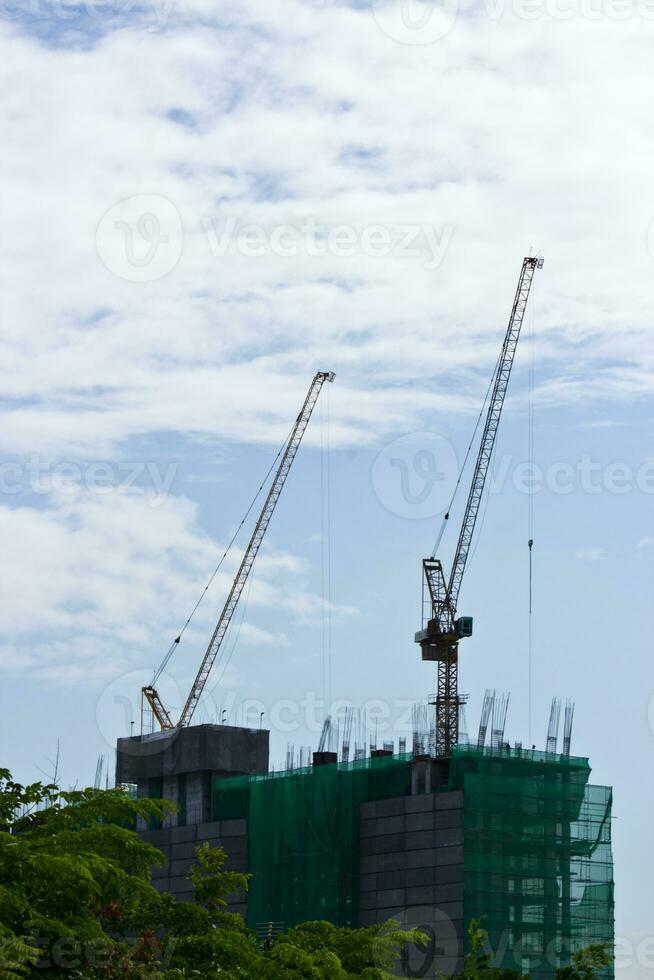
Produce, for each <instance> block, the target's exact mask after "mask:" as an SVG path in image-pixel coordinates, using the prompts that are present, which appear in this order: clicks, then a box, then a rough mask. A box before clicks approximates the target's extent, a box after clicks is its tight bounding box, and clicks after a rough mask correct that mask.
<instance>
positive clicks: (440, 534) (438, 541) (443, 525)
mask: <svg viewBox="0 0 654 980" xmlns="http://www.w3.org/2000/svg"><path fill="white" fill-rule="evenodd" d="M501 357H502V353H501V352H500V354H499V355H498V358H497V361H496V362H495V367H494V368H493V373H492V374H491V379H490V381H489V382H488V388H487V389H486V394H485V395H484V400H483V402H482V403H481V408H480V409H479V415H478V416H477V421H476V423H475V428H474V432H473V433H472V438H471V439H470V442H469V443H468V448H467V450H466V455H465V459H464V460H463V465H462V467H461V469H460V470H459V476H458V479H457V481H456V485H455V487H454V490H453V492H452V497H451V499H450V503H449V505H448V508H447V510H446V512H445V516H444V517H443V520H442V522H441V527H440V531H439V532H438V537H437V538H436V543H435V545H434V547H433V549H432V553H431V557H432V558H435V557H436V554H437V552H438V549H439V548H440V546H441V541H442V540H443V534H444V533H445V528H446V527H447V522H448V521H449V519H450V512H451V510H452V507H453V505H454V500H455V498H456V495H457V492H458V490H459V486H460V485H461V480H462V479H463V474H464V472H465V468H466V464H467V462H468V457H469V456H470V452H471V450H472V446H473V443H474V441H475V438H476V436H477V431H478V429H479V423H480V422H481V419H482V416H483V414H484V409H485V408H486V403H487V402H488V396H489V395H490V393H491V389H492V387H493V382H494V381H495V375H496V374H497V369H498V367H499V364H500V359H501Z"/></svg>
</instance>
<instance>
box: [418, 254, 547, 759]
mask: <svg viewBox="0 0 654 980" xmlns="http://www.w3.org/2000/svg"><path fill="white" fill-rule="evenodd" d="M542 267H543V259H542V257H535V258H534V257H531V256H529V257H527V258H525V259H524V260H523V263H522V269H521V271H520V278H519V279H518V287H517V289H516V293H515V298H514V300H513V306H512V308H511V315H510V317H509V324H508V327H507V330H506V334H505V336H504V340H503V343H502V349H501V352H500V357H499V359H498V362H497V366H496V369H495V374H494V376H493V379H492V382H491V395H490V400H489V403H488V410H487V413H486V421H485V424H484V429H483V433H482V436H481V442H480V444H479V452H478V454H477V462H476V465H475V469H474V474H473V477H472V483H471V486H470V492H469V494H468V499H467V502H466V508H465V513H464V516H463V522H462V524H461V530H460V532H459V538H458V541H457V546H456V550H455V553H454V560H453V562H452V570H451V573H450V577H449V579H448V580H446V578H445V575H444V572H443V566H442V564H441V562H440V560H438V559H437V558H435V557H434V558H427V559H425V561H424V562H423V582H424V587H423V588H424V590H425V591H424V593H423V602H424V604H425V605H426V606H427V608H428V609H429V613H430V614H429V616H428V617H427V622H426V623H425V624H423V628H422V629H421V630H420V631H419V632H418V633H416V635H415V640H416V642H417V643H419V644H420V647H421V650H422V658H423V660H429V661H435V662H437V664H438V673H437V689H436V698H435V701H434V702H433V703H434V706H435V709H436V732H435V734H436V739H435V741H436V755H437V756H438V757H443V758H447V757H448V756H449V755H450V754H451V751H452V748H453V747H454V746H455V745H456V744H457V742H458V734H459V710H460V707H461V704H462V703H463V702H462V699H461V698H460V697H459V693H458V641H459V640H460V639H461V638H462V637H465V636H470V635H472V619H471V618H470V617H463V616H462V617H459V618H458V619H457V616H456V611H457V605H458V599H459V591H460V588H461V582H462V579H463V574H464V572H465V568H466V563H467V560H468V554H469V552H470V545H471V543H472V539H473V535H474V531H475V525H476V522H477V517H478V514H479V508H480V505H481V501H482V497H483V494H484V487H485V485H486V478H487V476H488V471H489V469H490V465H491V460H492V456H493V449H494V447H495V440H496V436H497V430H498V427H499V423H500V418H501V415H502V408H503V406H504V399H505V396H506V392H507V388H508V385H509V378H510V376H511V368H512V367H513V361H514V358H515V353H516V349H517V346H518V341H519V339H520V330H521V328H522V322H523V320H524V316H525V311H526V309H527V303H528V301H529V293H530V291H531V284H532V281H533V278H534V273H535V272H536V270H537V269H542Z"/></svg>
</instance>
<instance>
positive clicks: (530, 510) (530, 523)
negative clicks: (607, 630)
mask: <svg viewBox="0 0 654 980" xmlns="http://www.w3.org/2000/svg"><path fill="white" fill-rule="evenodd" d="M534 305H535V296H534V295H533V294H532V300H531V304H530V306H529V345H528V346H529V408H528V425H527V430H528V434H527V444H528V455H529V472H530V473H531V474H532V476H533V471H534ZM527 534H528V538H527V546H528V548H529V629H528V670H527V674H528V678H527V683H528V700H529V711H528V719H529V722H528V728H529V745H531V712H532V660H533V619H532V613H533V598H534V572H533V557H534V551H533V549H534V485H533V480H532V482H531V485H530V487H529V495H528V500H527Z"/></svg>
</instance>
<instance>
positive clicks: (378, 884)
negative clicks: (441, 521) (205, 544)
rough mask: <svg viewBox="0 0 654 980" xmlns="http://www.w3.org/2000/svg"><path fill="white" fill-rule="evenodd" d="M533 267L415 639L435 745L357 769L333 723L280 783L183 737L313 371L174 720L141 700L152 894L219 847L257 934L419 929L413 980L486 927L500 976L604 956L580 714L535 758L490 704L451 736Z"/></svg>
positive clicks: (237, 740) (126, 745)
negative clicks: (469, 589) (155, 817)
mask: <svg viewBox="0 0 654 980" xmlns="http://www.w3.org/2000/svg"><path fill="white" fill-rule="evenodd" d="M541 266H542V259H539V258H532V257H528V258H526V259H525V260H524V262H523V264H522V269H521V273H520V278H519V281H518V287H517V290H516V295H515V299H514V302H513V306H512V310H511V315H510V318H509V326H508V329H507V331H506V334H505V337H504V341H503V345H502V349H501V352H500V356H499V358H498V362H497V365H496V367H495V371H494V374H493V378H492V380H491V384H490V386H489V390H488V395H487V403H488V404H487V406H486V414H485V424H484V428H483V431H482V434H481V436H480V440H479V448H478V453H477V458H476V465H475V468H474V473H473V476H472V480H471V486H470V491H469V495H468V498H467V503H466V506H465V511H464V517H463V521H462V525H461V529H460V532H459V536H458V542H457V546H456V550H455V555H454V559H453V562H452V564H451V572H450V574H449V576H446V574H445V571H444V566H443V563H442V562H441V560H440V558H438V557H437V556H436V555H435V554H433V555H431V556H430V557H429V558H426V559H425V560H424V561H423V571H424V596H423V599H424V603H423V605H424V621H423V623H422V624H421V628H420V629H419V631H418V632H417V633H416V636H415V641H416V642H417V644H418V645H419V648H420V650H421V654H422V658H423V660H425V661H428V662H433V663H435V664H436V670H437V688H436V696H435V698H434V699H433V702H432V704H431V708H430V716H429V723H428V726H427V730H426V731H419V730H417V729H416V731H414V738H413V744H412V745H411V747H410V748H411V751H408V752H407V751H406V747H405V745H402V744H401V745H400V747H399V751H397V752H396V751H395V750H394V747H393V746H392V745H387V746H385V747H384V748H383V749H377V748H376V747H375V748H373V749H371V750H370V751H367V752H365V753H362V752H360V751H359V752H355V753H354V759H353V760H351V759H350V753H349V745H347V747H346V745H345V743H344V744H343V745H341V746H339V745H336V746H333V745H330V744H329V739H328V738H327V736H328V735H329V731H330V728H329V726H330V721H329V720H327V721H326V726H325V729H324V733H323V734H324V737H323V739H322V740H321V745H320V746H319V749H318V751H317V752H315V753H313V756H312V757H309V756H307V757H306V758H303V759H302V763H303V764H302V765H300V767H299V768H293V766H292V765H288V766H287V770H286V771H284V772H270V767H269V733H268V732H267V731H264V730H251V729H246V728H237V727H234V726H227V725H192V724H191V721H192V717H193V714H194V711H195V709H196V707H197V705H198V702H199V700H200V698H201V696H202V692H203V690H204V688H205V685H206V682H207V679H208V677H209V675H210V672H211V670H212V667H213V666H214V663H215V662H216V659H217V658H218V657H219V656H220V651H221V646H222V643H223V640H224V637H225V635H226V634H227V631H228V629H229V626H230V623H231V620H232V616H233V614H234V611H235V609H236V606H237V604H238V601H239V598H240V595H241V592H242V590H243V588H244V586H245V583H246V581H247V579H248V576H249V574H250V571H251V569H252V566H253V564H254V561H255V558H256V555H257V552H258V550H259V547H260V544H261V541H262V539H263V536H264V534H265V532H266V529H267V527H268V524H269V522H270V519H271V517H272V514H273V512H274V509H275V506H276V503H277V501H278V499H279V496H280V494H281V491H282V489H283V486H284V483H285V481H286V478H287V476H288V474H289V471H290V468H291V466H292V462H293V459H294V457H295V454H296V453H297V451H298V449H299V446H300V442H301V439H302V435H303V433H304V431H305V429H306V427H307V425H308V423H309V420H310V418H311V413H312V411H313V407H314V406H315V403H316V401H317V399H318V396H319V394H320V391H321V389H322V387H323V385H324V383H325V382H326V381H328V382H331V381H332V380H333V377H334V376H333V375H332V374H329V373H326V372H321V373H319V374H317V375H316V376H315V378H314V379H313V382H312V384H311V386H310V388H309V392H308V394H307V397H306V399H305V401H304V403H303V406H302V409H301V411H300V413H299V415H298V417H297V419H296V422H295V424H294V427H293V429H292V431H291V434H290V436H289V439H288V441H287V442H286V443H285V446H284V447H283V449H282V450H281V451H280V457H281V458H280V461H279V466H278V469H277V471H276V474H275V476H274V478H273V480H272V482H271V486H270V489H269V491H268V494H267V497H266V499H265V502H264V505H263V508H262V511H261V514H260V516H259V519H258V521H257V524H256V526H255V529H254V531H253V533H252V536H251V538H250V541H249V544H248V546H247V548H246V550H245V553H244V556H243V559H242V562H241V564H240V567H239V570H238V572H237V575H236V578H235V581H234V584H233V586H232V589H231V591H230V593H229V596H228V598H227V601H226V603H225V606H224V608H223V611H222V614H221V617H220V619H219V621H218V624H217V626H216V629H215V631H214V634H213V636H212V638H211V641H210V643H209V646H208V648H207V651H206V654H205V656H204V658H203V660H202V663H201V666H200V670H199V672H198V675H197V678H196V681H195V683H194V685H193V687H192V689H191V691H190V693H189V695H188V698H187V700H186V703H185V705H184V708H183V710H182V714H181V717H180V719H179V721H178V722H177V723H174V722H173V720H172V719H171V716H170V713H169V711H168V710H167V709H166V707H165V706H164V705H163V703H162V700H161V698H160V697H159V695H158V693H157V690H156V681H157V675H155V678H154V680H153V683H152V684H151V685H150V686H148V687H146V688H144V689H143V698H144V703H145V704H147V705H148V707H149V710H150V711H151V712H152V718H153V720H154V721H156V722H157V723H158V725H159V727H160V728H161V731H156V732H152V733H148V734H141V735H140V736H133V737H131V738H123V739H120V740H119V742H118V751H117V768H116V780H117V782H118V783H123V784H127V783H129V784H134V785H136V787H137V793H138V795H139V796H149V797H153V798H162V797H163V798H164V799H169V800H173V801H174V802H175V803H176V805H177V809H176V813H174V814H173V815H172V816H170V817H169V818H168V819H167V820H166V823H165V825H164V826H161V827H145V826H144V827H142V828H141V831H142V833H143V834H144V835H145V836H146V837H147V839H148V840H150V841H151V842H152V843H153V844H156V845H157V846H158V847H160V848H161V849H162V850H163V851H164V853H165V854H166V857H167V858H168V864H167V866H166V867H165V868H164V869H162V870H158V871H156V873H155V874H156V877H155V883H156V884H157V885H158V887H160V888H162V889H164V890H166V891H170V892H171V893H172V894H173V895H174V896H176V897H177V898H179V899H181V900H185V899H189V900H190V899H192V897H193V892H192V885H191V883H190V881H189V880H188V878H187V874H188V871H189V868H190V866H191V864H192V861H193V855H194V849H195V847H196V846H197V844H199V843H202V842H204V841H208V842H209V843H212V844H220V845H222V846H223V847H224V848H225V850H226V851H227V852H228V854H229V856H230V866H231V867H232V868H233V869H238V870H244V871H248V872H249V873H250V874H252V876H253V877H252V880H251V887H250V891H249V893H248V894H247V895H236V896H234V897H233V902H232V909H233V910H234V911H238V912H240V913H241V914H242V915H243V916H244V917H245V918H246V920H247V922H248V924H249V925H250V926H251V927H252V928H254V929H256V930H257V931H258V932H259V933H262V932H264V933H267V934H272V935H274V933H275V931H276V930H279V929H282V928H287V927H289V926H292V925H295V924H297V923H300V922H304V921H308V920H317V919H318V920H328V921H330V922H333V923H334V924H336V925H341V926H365V925H371V924H375V923H386V922H390V921H392V920H395V921H399V922H400V923H401V924H402V925H407V926H414V925H421V926H423V928H424V929H425V930H426V931H427V933H428V934H429V935H430V937H431V941H430V945H429V947H428V948H427V949H426V950H421V951H417V950H416V951H415V956H416V957H417V962H413V961H407V962H405V963H404V964H403V969H404V972H405V974H406V975H407V976H426V977H436V976H440V975H441V974H442V973H452V972H455V971H456V970H458V969H460V967H461V964H462V958H463V955H464V954H465V948H466V947H465V935H466V928H467V925H468V923H470V922H471V921H472V920H475V919H481V920H482V924H483V927H484V928H485V929H486V930H487V931H488V935H489V942H490V947H491V952H492V953H493V957H494V965H496V966H500V967H504V968H508V969H513V970H522V971H524V972H529V974H530V975H532V976H534V977H539V978H546V977H552V976H553V975H554V973H555V971H556V969H557V968H558V967H559V966H561V965H564V964H566V963H567V962H569V959H570V954H571V952H573V951H574V950H576V949H579V948H581V947H583V946H587V945H588V944H590V943H599V942H602V943H611V944H612V943H613V929H614V926H613V866H612V854H611V806H612V796H611V790H610V789H609V788H607V787H604V786H595V785H593V784H592V783H591V782H590V772H591V770H590V765H589V762H588V760H587V759H586V758H582V757H577V756H573V755H572V754H571V743H570V739H571V729H572V709H571V706H569V707H568V709H567V710H566V719H565V726H564V737H563V742H562V745H561V746H559V741H558V727H559V713H560V705H559V704H558V702H555V703H554V705H553V711H552V716H551V719H550V730H549V733H548V739H547V745H546V748H545V751H542V752H541V751H536V749H533V748H531V749H524V748H523V747H522V746H521V745H520V744H516V745H514V746H513V747H511V746H510V745H509V744H508V743H507V742H506V740H505V738H504V722H505V719H506V706H507V705H506V701H504V702H497V701H495V709H496V711H495V721H494V722H492V724H491V733H490V738H489V739H488V738H487V727H488V724H489V721H490V714H491V711H492V707H493V698H492V696H490V697H487V698H486V700H485V703H484V711H483V713H482V723H481V725H480V731H479V735H478V737H477V740H476V742H474V743H473V744H469V742H468V741H467V739H465V738H464V737H463V733H462V732H460V731H459V722H460V718H461V713H462V708H463V699H462V698H461V697H460V695H459V691H458V659H459V643H460V642H461V640H463V639H464V638H465V637H467V636H470V635H471V633H472V625H473V624H472V619H471V618H470V617H467V616H459V615H458V614H457V606H458V597H459V591H460V587H461V583H462V580H463V576H464V572H465V568H466V562H467V558H468V553H469V550H470V546H471V542H472V540H473V534H474V530H475V525H476V521H477V516H478V513H479V507H480V503H481V500H482V497H483V494H484V488H485V485H486V478H487V474H488V471H489V467H490V463H491V459H492V454H493V448H494V445H495V437H496V434H497V429H498V425H499V422H500V417H501V413H502V407H503V404H504V398H505V395H506V391H507V387H508V383H509V378H510V374H511V368H512V365H513V360H514V356H515V352H516V348H517V345H518V340H519V337H520V330H521V326H522V321H523V318H524V315H525V310H526V308H527V303H528V299H529V292H530V288H531V283H532V279H533V276H534V274H535V272H536V271H537V269H539V268H541ZM481 417H482V416H481V413H480V419H481ZM459 483H460V481H459ZM457 486H458V484H457ZM449 513H450V512H449V510H448V513H447V514H446V516H445V521H448V520H449ZM441 536H442V535H441ZM441 536H439V539H438V542H437V548H438V547H439V545H440V540H441ZM530 549H531V541H530ZM177 642H178V640H176V641H175V643H174V644H173V645H172V646H171V651H169V654H168V655H167V658H165V661H164V663H165V662H167V659H168V658H169V656H170V655H171V652H174V648H175V644H176V643H177ZM498 719H499V720H498ZM487 742H489V743H490V744H487ZM330 749H332V751H330ZM334 749H335V751H334ZM411 955H412V956H413V955H414V954H411ZM611 972H612V971H611V970H607V976H608V975H610V974H611Z"/></svg>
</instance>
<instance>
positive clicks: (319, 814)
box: [213, 755, 411, 928]
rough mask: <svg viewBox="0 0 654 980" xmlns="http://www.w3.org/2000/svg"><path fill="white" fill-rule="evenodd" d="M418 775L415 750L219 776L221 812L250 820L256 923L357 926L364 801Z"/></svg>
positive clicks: (251, 910) (395, 791)
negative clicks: (413, 766)
mask: <svg viewBox="0 0 654 980" xmlns="http://www.w3.org/2000/svg"><path fill="white" fill-rule="evenodd" d="M410 783H411V756H410V755H402V756H387V757H381V758H375V759H362V760H360V761H357V762H351V763H341V764H339V765H327V766H320V767H315V768H313V769H301V770H295V771H292V772H288V773H274V774H270V775H267V776H250V777H248V776H242V777H241V776H238V777H235V778H231V779H223V780H218V781H216V782H215V783H214V789H213V812H214V819H216V820H227V819H235V818H243V817H246V818H247V821H248V866H249V869H250V871H251V872H252V873H253V878H252V881H251V885H250V893H249V900H248V923H249V925H250V926H252V927H253V928H256V927H258V926H261V925H262V924H263V923H266V922H269V921H273V922H279V923H283V924H284V925H285V926H287V927H288V926H292V925H297V924H298V923H300V922H306V921H308V920H313V919H326V920H328V921H330V922H333V923H334V924H335V925H341V926H356V925H357V918H358V904H359V808H360V805H361V804H362V803H364V802H367V801H368V800H380V799H386V798H388V797H395V796H404V795H405V794H406V793H407V791H408V788H409V786H410Z"/></svg>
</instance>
